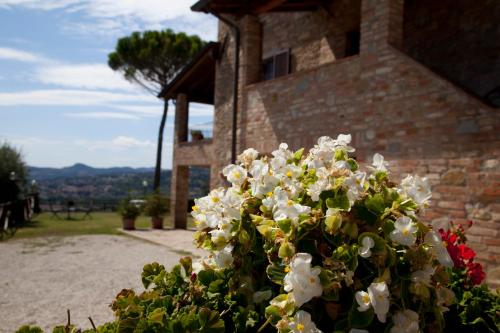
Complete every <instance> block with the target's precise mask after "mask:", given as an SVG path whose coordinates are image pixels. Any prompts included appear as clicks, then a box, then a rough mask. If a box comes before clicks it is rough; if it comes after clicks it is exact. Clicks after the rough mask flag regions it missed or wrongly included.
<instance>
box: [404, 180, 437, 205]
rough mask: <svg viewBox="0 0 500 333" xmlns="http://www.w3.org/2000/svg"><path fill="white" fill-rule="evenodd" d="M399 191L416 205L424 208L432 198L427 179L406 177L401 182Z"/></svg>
mask: <svg viewBox="0 0 500 333" xmlns="http://www.w3.org/2000/svg"><path fill="white" fill-rule="evenodd" d="M401 190H402V192H403V193H405V194H406V195H407V196H408V197H410V198H411V199H412V200H413V201H414V202H415V203H416V204H417V205H419V206H426V205H428V203H429V199H430V198H431V197H432V193H431V187H430V185H429V181H428V180H427V178H421V177H419V176H411V175H409V176H407V177H406V178H405V179H403V180H402V181H401Z"/></svg>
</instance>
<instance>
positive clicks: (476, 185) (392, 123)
mask: <svg viewBox="0 0 500 333" xmlns="http://www.w3.org/2000/svg"><path fill="white" fill-rule="evenodd" d="M374 61H375V62H376V64H374ZM325 92H326V93H325ZM246 98H247V100H248V108H247V109H246V110H242V113H243V116H242V117H244V125H243V126H242V128H241V137H240V143H241V145H242V146H252V147H255V148H256V149H258V150H259V151H261V152H264V153H269V152H271V151H272V150H273V149H275V148H276V147H277V146H278V144H279V143H280V142H287V143H289V144H290V146H291V148H293V149H297V148H299V147H302V146H305V147H308V148H309V147H311V146H312V144H313V143H314V141H315V140H317V138H318V137H320V136H322V135H330V136H335V135H337V134H339V133H351V134H352V135H353V139H354V142H353V145H354V146H355V147H356V148H357V149H358V150H357V152H356V153H355V155H356V157H357V158H358V159H359V160H360V161H362V162H369V161H370V158H371V156H372V155H373V153H375V152H379V153H381V154H383V155H384V156H386V158H387V159H388V160H390V161H391V164H392V165H391V167H392V171H393V173H394V176H395V177H396V178H401V177H402V176H403V175H404V174H406V173H417V174H419V175H422V176H424V175H427V176H428V177H429V179H430V181H431V184H432V185H433V191H434V200H433V205H432V207H431V208H430V209H429V210H428V211H427V212H426V215H425V218H426V220H427V221H429V222H431V221H434V222H439V223H442V222H443V219H444V220H445V221H448V220H453V221H455V222H457V223H465V222H466V220H467V219H469V218H470V219H473V220H474V221H475V222H476V224H475V225H474V226H473V227H472V228H471V230H469V235H470V240H471V241H472V245H473V247H474V249H475V250H476V251H477V252H478V257H479V258H480V259H481V260H482V261H483V262H484V263H486V264H487V265H488V267H489V268H493V267H495V265H498V264H499V263H500V247H499V244H498V243H499V241H498V239H497V237H498V235H499V229H500V204H499V202H498V198H499V194H500V193H499V188H500V187H499V185H500V181H499V180H500V167H499V163H498V161H499V157H500V136H499V134H498V133H500V121H499V117H498V115H497V113H496V112H497V111H496V110H494V109H492V108H490V107H488V106H486V105H484V104H482V103H481V102H480V101H478V100H477V99H475V98H474V97H472V96H469V95H467V94H466V93H465V92H463V91H461V90H460V89H459V88H457V87H455V86H453V85H452V84H451V83H449V82H447V81H446V80H443V79H441V78H440V77H438V76H437V75H436V74H434V73H433V72H431V71H430V70H428V69H427V68H425V67H423V66H422V65H420V64H418V63H416V62H415V61H413V60H412V59H411V58H409V57H407V56H406V55H404V54H402V53H400V52H399V51H397V50H395V49H392V48H389V49H387V50H386V51H385V52H383V53H379V55H378V57H377V58H376V60H374V59H371V58H366V57H363V56H359V57H357V58H348V59H345V60H344V61H339V62H336V63H332V64H327V65H323V66H320V67H318V68H316V69H313V70H309V71H304V72H301V73H297V74H295V75H290V76H288V77H284V78H280V79H277V80H274V81H270V82H261V83H257V84H254V85H251V86H248V87H247V95H246Z"/></svg>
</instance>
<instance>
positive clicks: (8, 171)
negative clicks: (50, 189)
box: [0, 142, 28, 203]
mask: <svg viewBox="0 0 500 333" xmlns="http://www.w3.org/2000/svg"><path fill="white" fill-rule="evenodd" d="M27 178H28V170H27V168H26V163H25V162H24V159H23V156H22V154H21V152H20V151H19V150H17V149H16V148H15V147H13V146H11V145H10V144H8V143H6V142H4V143H3V144H1V145H0V189H2V190H1V191H0V203H1V202H7V201H12V200H16V199H17V198H18V195H19V194H20V192H21V191H22V189H23V188H24V187H25V186H26V181H27Z"/></svg>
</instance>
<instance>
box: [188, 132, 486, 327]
mask: <svg viewBox="0 0 500 333" xmlns="http://www.w3.org/2000/svg"><path fill="white" fill-rule="evenodd" d="M350 143H351V136H350V135H339V136H338V137H337V138H336V139H333V138H330V137H321V138H320V139H319V140H318V143H317V145H315V146H314V147H313V148H312V149H311V150H310V152H309V153H308V154H307V155H304V151H303V150H302V149H301V150H298V151H295V152H294V151H291V150H289V149H288V146H287V145H286V144H284V143H282V144H281V145H280V146H279V148H278V149H277V150H275V151H273V152H272V154H271V155H270V156H261V155H260V154H259V153H258V152H257V151H256V150H254V149H248V150H246V151H244V152H243V154H242V155H240V156H239V158H238V164H231V165H229V166H227V167H226V168H224V170H223V174H224V176H225V177H226V178H227V181H228V182H229V183H231V187H229V188H227V189H223V188H219V189H215V190H213V191H212V192H210V194H209V195H208V196H206V197H204V198H200V199H197V200H195V206H194V207H193V212H192V215H193V217H194V220H195V223H196V225H197V228H198V231H197V233H196V236H195V239H196V241H197V244H198V245H199V246H200V247H202V248H204V249H206V250H208V251H210V252H211V254H210V255H209V256H208V257H206V258H203V259H202V260H200V261H199V262H198V263H196V264H195V266H196V268H195V269H194V271H195V274H204V273H203V272H207V271H215V272H231V276H232V281H233V282H234V283H236V281H238V283H236V285H238V288H240V291H241V288H244V289H245V290H249V291H250V294H251V297H250V296H249V302H248V304H254V305H248V306H249V307H252V308H253V307H255V306H264V307H265V318H263V321H264V322H263V323H261V325H263V326H266V325H269V324H271V325H273V326H274V327H275V329H277V330H278V331H279V332H301V333H303V332H321V331H332V330H334V331H342V332H351V333H355V332H365V333H366V332H378V331H383V330H384V329H389V332H391V333H397V332H419V331H427V330H429V329H430V328H436V327H437V328H439V327H441V328H442V327H443V325H444V320H443V315H442V313H443V311H446V310H447V307H448V306H450V305H451V304H452V303H453V302H454V301H455V298H454V294H453V292H452V291H451V290H450V289H448V288H446V284H447V281H448V278H449V276H448V271H449V270H450V269H451V268H452V267H453V266H454V265H455V266H457V264H458V262H457V260H465V261H460V264H464V265H465V266H466V267H469V266H470V267H471V268H470V269H471V270H470V272H471V273H470V274H471V278H472V279H474V281H478V280H479V279H478V277H477V276H476V271H475V270H474V268H473V266H472V265H474V263H473V262H472V258H471V257H470V251H471V250H470V249H469V248H467V247H461V245H456V247H457V248H458V249H459V251H462V252H460V253H461V254H460V256H454V255H452V256H451V257H450V254H449V251H450V252H451V250H450V249H451V246H455V245H454V244H455V243H456V240H457V239H456V238H453V237H452V238H453V239H450V237H451V236H446V235H445V234H439V233H438V232H436V231H434V230H432V229H431V228H430V227H429V226H428V225H426V224H424V223H423V222H422V221H421V220H420V219H419V217H418V212H419V211H421V210H423V209H425V208H426V207H427V206H428V204H429V200H430V198H431V191H430V186H429V184H428V182H427V179H426V178H421V177H419V176H412V175H409V176H407V177H406V178H404V179H403V180H402V181H401V184H400V185H399V186H398V185H396V184H394V183H393V182H391V181H390V180H389V177H388V175H389V170H388V163H387V162H386V161H385V160H384V157H383V156H382V155H380V154H375V155H374V156H373V163H372V165H371V166H368V167H367V168H366V169H365V170H361V169H360V167H359V165H358V163H357V162H356V160H355V159H353V158H352V157H350V155H349V154H350V153H352V152H354V148H353V147H351V146H350ZM446 237H448V238H446ZM443 240H445V242H443ZM451 253H453V252H451ZM242 286H243V287H242ZM250 294H249V295H250ZM252 324H257V323H252ZM260 329H264V327H260Z"/></svg>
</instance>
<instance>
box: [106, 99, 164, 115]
mask: <svg viewBox="0 0 500 333" xmlns="http://www.w3.org/2000/svg"><path fill="white" fill-rule="evenodd" d="M112 107H113V108H115V109H120V110H125V111H129V112H132V113H136V114H139V115H141V116H149V117H152V116H160V115H161V114H162V113H163V102H161V101H159V103H158V105H154V106H149V105H113V106H112ZM170 110H171V109H169V113H168V114H169V115H170V114H172V113H173V112H172V113H170Z"/></svg>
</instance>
